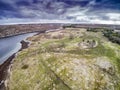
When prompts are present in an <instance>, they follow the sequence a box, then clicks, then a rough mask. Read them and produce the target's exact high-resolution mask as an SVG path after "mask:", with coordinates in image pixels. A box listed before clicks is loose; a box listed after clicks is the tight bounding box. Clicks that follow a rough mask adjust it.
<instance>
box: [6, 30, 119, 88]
mask: <svg viewBox="0 0 120 90" xmlns="http://www.w3.org/2000/svg"><path fill="white" fill-rule="evenodd" d="M28 40H30V41H31V42H32V43H31V45H30V47H29V48H27V49H24V50H23V51H20V52H19V53H18V55H17V57H15V59H14V62H13V64H12V68H11V73H10V77H9V79H7V81H6V84H7V87H8V88H9V89H10V90H120V65H119V63H120V45H118V44H115V43H112V42H110V41H109V40H108V39H107V38H105V37H104V36H103V35H102V33H101V32H87V30H86V29H84V28H67V29H64V30H60V31H55V32H46V33H44V34H39V35H36V36H33V37H31V38H29V39H28Z"/></svg>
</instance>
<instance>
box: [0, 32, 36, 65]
mask: <svg viewBox="0 0 120 90" xmlns="http://www.w3.org/2000/svg"><path fill="white" fill-rule="evenodd" d="M35 34H36V33H27V34H21V35H17V36H11V37H6V38H2V39H0V64H2V63H3V62H5V61H6V60H7V59H8V58H9V57H10V56H12V55H13V54H14V53H16V52H18V51H19V50H20V49H21V46H22V44H21V41H22V40H25V39H26V38H28V37H31V36H33V35H35Z"/></svg>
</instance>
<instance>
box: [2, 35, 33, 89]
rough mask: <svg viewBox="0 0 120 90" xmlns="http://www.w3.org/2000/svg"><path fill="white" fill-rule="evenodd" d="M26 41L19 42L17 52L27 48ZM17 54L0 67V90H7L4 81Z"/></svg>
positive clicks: (27, 43)
mask: <svg viewBox="0 0 120 90" xmlns="http://www.w3.org/2000/svg"><path fill="white" fill-rule="evenodd" d="M33 36H34V35H33ZM26 39H27V38H26ZM26 39H25V40H22V41H21V42H20V43H21V49H20V50H19V51H22V50H23V49H26V48H28V47H29V44H30V42H28V41H27V40H26ZM19 51H18V52H19ZM18 52H16V53H14V54H13V55H12V56H10V57H9V58H8V59H7V60H6V61H5V62H4V63H3V64H1V65H0V90H6V89H7V88H8V87H6V85H5V81H6V80H7V78H8V77H9V69H10V68H11V64H12V61H13V59H14V58H15V56H16V54H17V53H18Z"/></svg>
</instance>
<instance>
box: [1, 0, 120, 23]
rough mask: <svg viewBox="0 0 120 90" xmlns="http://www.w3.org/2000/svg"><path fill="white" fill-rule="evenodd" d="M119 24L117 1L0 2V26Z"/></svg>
mask: <svg viewBox="0 0 120 90" xmlns="http://www.w3.org/2000/svg"><path fill="white" fill-rule="evenodd" d="M26 23H80V24H84V23H85V24H117V25H120V0H0V24H1V25H4V24H26Z"/></svg>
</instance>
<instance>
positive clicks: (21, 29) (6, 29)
mask: <svg viewBox="0 0 120 90" xmlns="http://www.w3.org/2000/svg"><path fill="white" fill-rule="evenodd" d="M60 27H61V24H20V25H0V38H4V37H10V36H13V35H19V34H25V33H31V32H45V31H46V30H50V29H58V28H60Z"/></svg>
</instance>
